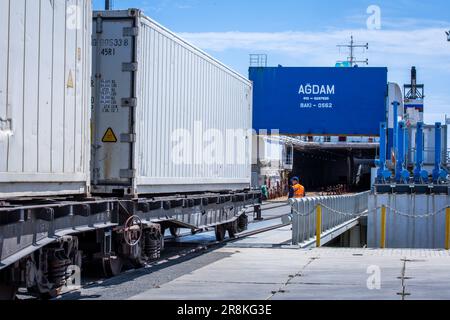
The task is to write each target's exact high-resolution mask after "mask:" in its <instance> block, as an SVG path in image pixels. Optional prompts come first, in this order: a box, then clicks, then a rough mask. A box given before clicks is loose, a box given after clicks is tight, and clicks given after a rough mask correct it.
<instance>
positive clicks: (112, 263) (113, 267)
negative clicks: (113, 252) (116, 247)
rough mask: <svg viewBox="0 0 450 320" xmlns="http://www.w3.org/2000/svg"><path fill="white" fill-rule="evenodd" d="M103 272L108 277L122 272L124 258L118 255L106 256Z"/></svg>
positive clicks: (103, 262)
mask: <svg viewBox="0 0 450 320" xmlns="http://www.w3.org/2000/svg"><path fill="white" fill-rule="evenodd" d="M102 264H103V273H104V275H105V276H106V277H115V276H117V275H119V274H120V273H121V272H122V267H123V260H122V259H121V258H120V257H117V256H110V257H104V258H103V260H102Z"/></svg>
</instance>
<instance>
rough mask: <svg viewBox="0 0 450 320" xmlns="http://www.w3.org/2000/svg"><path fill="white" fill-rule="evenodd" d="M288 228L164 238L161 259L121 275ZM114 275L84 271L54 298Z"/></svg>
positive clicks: (25, 296)
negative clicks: (77, 281) (73, 286)
mask: <svg viewBox="0 0 450 320" xmlns="http://www.w3.org/2000/svg"><path fill="white" fill-rule="evenodd" d="M286 215H287V214H281V215H277V216H271V217H268V218H266V219H264V220H263V221H250V222H249V224H250V225H251V226H252V227H254V226H258V225H259V224H263V223H262V222H267V221H274V220H277V219H280V220H281V218H282V217H284V216H286ZM288 225H290V223H283V222H281V223H274V224H270V225H269V226H262V227H255V228H254V229H252V230H247V231H244V232H241V233H238V234H236V235H235V236H234V237H233V238H230V237H228V238H225V239H224V240H222V241H217V240H215V239H214V238H215V237H214V236H213V235H212V234H211V233H212V230H205V232H203V233H199V234H196V235H193V234H191V233H190V232H189V233H181V234H180V235H179V236H178V237H174V236H166V237H165V238H164V240H165V250H164V251H163V252H162V253H161V257H160V258H159V259H157V260H155V261H152V262H149V263H147V264H146V265H145V266H144V267H142V268H132V267H130V268H128V269H126V270H124V271H123V273H128V274H129V273H131V274H132V273H133V272H138V271H139V270H141V269H143V268H144V269H145V268H152V267H155V266H158V267H164V264H168V263H169V262H171V263H172V262H173V261H176V260H177V259H181V258H187V257H189V256H195V255H201V254H204V253H207V252H209V251H211V250H214V249H216V248H219V247H221V246H224V245H226V244H227V243H230V242H235V241H238V240H241V239H244V238H247V237H250V236H254V235H258V234H261V233H265V232H268V231H272V230H276V229H279V228H282V227H286V226H288ZM186 238H188V239H189V240H185V239H186ZM123 273H122V274H123ZM118 276H121V274H119V275H118ZM118 276H115V277H110V278H106V277H104V276H102V275H96V274H95V273H93V272H92V270H88V272H87V275H86V274H83V275H82V278H81V288H76V289H68V288H64V289H63V290H62V291H61V294H60V295H59V296H58V297H57V298H55V299H56V300H59V299H70V295H71V294H74V293H76V292H80V291H83V289H86V288H89V287H93V286H96V285H100V284H102V283H104V282H105V281H108V280H112V279H114V278H116V277H118ZM17 299H19V300H37V299H38V298H36V297H35V296H32V295H30V294H28V293H27V292H26V291H22V290H19V292H18V294H17Z"/></svg>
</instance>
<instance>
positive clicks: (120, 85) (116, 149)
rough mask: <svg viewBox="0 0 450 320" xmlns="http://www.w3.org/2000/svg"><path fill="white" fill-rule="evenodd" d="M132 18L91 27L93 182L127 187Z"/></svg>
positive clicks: (130, 169)
mask: <svg viewBox="0 0 450 320" xmlns="http://www.w3.org/2000/svg"><path fill="white" fill-rule="evenodd" d="M134 21H135V20H134V19H102V18H99V17H97V18H96V19H95V20H94V25H93V28H94V30H93V35H92V37H93V41H92V44H93V56H94V59H93V81H92V84H93V101H92V102H93V107H92V109H93V110H92V112H93V134H94V136H93V141H94V143H93V168H94V169H93V182H94V184H100V185H104V184H107V185H130V184H131V179H132V178H133V176H134V171H133V166H132V163H133V161H132V153H133V141H134V138H133V137H134V135H133V132H134V129H133V108H134V106H135V103H134V102H135V99H133V97H134V76H135V72H136V69H137V65H136V64H135V63H134V61H135V59H134V57H135V36H134V34H135V33H134V32H133V31H134V30H136V29H134V28H133V27H134V23H135V22H134Z"/></svg>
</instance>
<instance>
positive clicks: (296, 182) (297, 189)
mask: <svg viewBox="0 0 450 320" xmlns="http://www.w3.org/2000/svg"><path fill="white" fill-rule="evenodd" d="M291 184H292V186H291V188H290V189H289V199H293V198H296V199H298V198H304V197H305V187H304V186H302V185H301V184H300V179H299V178H298V177H293V178H292V179H291Z"/></svg>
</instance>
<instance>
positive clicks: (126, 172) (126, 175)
mask: <svg viewBox="0 0 450 320" xmlns="http://www.w3.org/2000/svg"><path fill="white" fill-rule="evenodd" d="M135 176H136V170H134V169H133V170H132V169H122V170H120V178H121V179H133V178H134V177H135Z"/></svg>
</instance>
